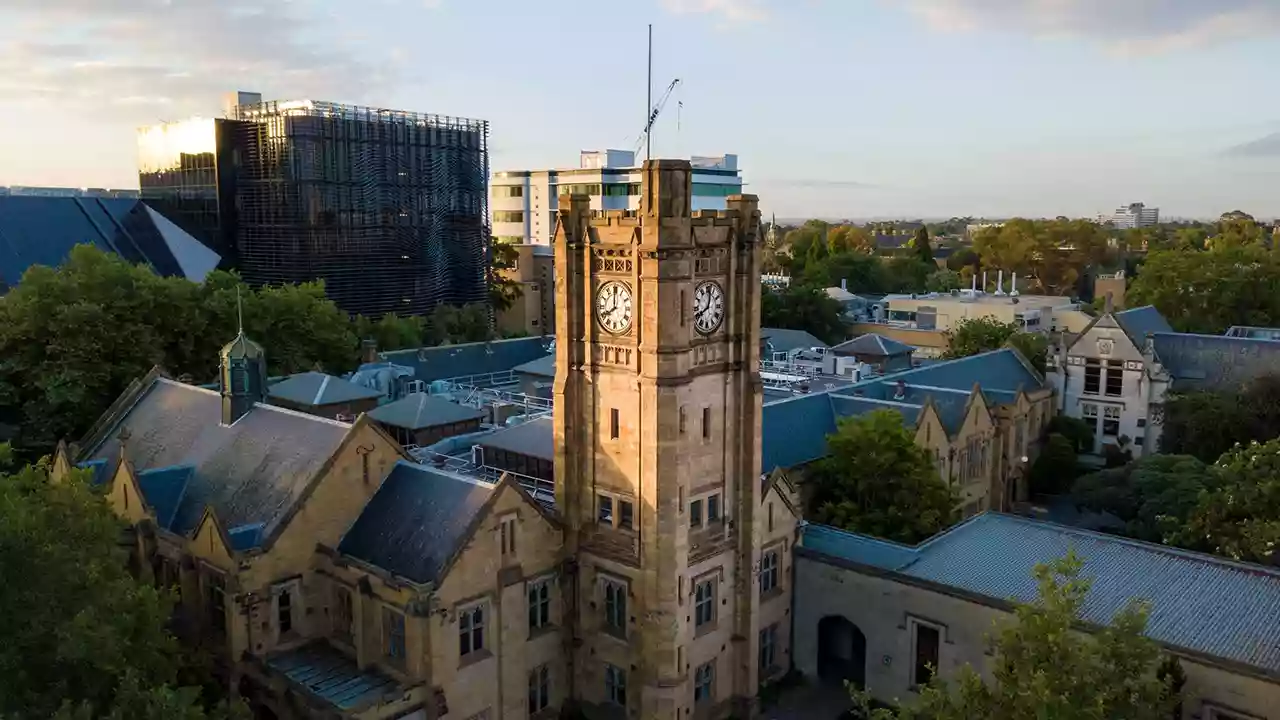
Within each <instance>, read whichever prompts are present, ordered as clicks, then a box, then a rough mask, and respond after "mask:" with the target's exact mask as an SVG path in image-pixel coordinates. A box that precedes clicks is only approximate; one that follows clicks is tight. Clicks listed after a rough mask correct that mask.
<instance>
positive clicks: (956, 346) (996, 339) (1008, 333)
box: [946, 317, 1049, 373]
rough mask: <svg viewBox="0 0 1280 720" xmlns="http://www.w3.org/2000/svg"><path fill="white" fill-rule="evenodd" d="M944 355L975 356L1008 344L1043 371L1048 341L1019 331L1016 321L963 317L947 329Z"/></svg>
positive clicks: (1046, 357) (1042, 337)
mask: <svg viewBox="0 0 1280 720" xmlns="http://www.w3.org/2000/svg"><path fill="white" fill-rule="evenodd" d="M946 335H947V352H946V357H948V358H962V357H969V356H970V355H978V354H980V353H984V352H991V351H992V350H999V349H1000V348H1002V347H1012V348H1015V349H1016V350H1017V351H1018V352H1020V353H1022V356H1023V357H1025V358H1026V359H1027V361H1028V362H1030V363H1031V365H1032V367H1034V368H1035V369H1036V370H1038V371H1039V372H1042V373H1043V372H1044V371H1045V363H1046V361H1047V360H1048V352H1049V344H1048V340H1047V339H1046V338H1045V336H1044V335H1042V334H1039V333H1028V332H1023V331H1022V330H1021V329H1020V328H1019V327H1018V325H1017V324H1016V323H1006V322H1001V321H999V320H997V319H996V318H993V317H979V318H965V319H963V320H961V321H960V322H958V323H956V324H955V325H954V326H953V327H952V328H951V329H950V330H948V331H947V333H946Z"/></svg>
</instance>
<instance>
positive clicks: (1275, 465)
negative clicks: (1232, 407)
mask: <svg viewBox="0 0 1280 720" xmlns="http://www.w3.org/2000/svg"><path fill="white" fill-rule="evenodd" d="M1212 474H1213V476H1214V478H1213V479H1212V480H1211V481H1210V487H1209V490H1208V492H1204V493H1201V494H1200V496H1199V498H1198V502H1197V503H1196V505H1195V507H1194V508H1192V509H1191V511H1190V512H1189V513H1188V515H1187V520H1186V523H1185V524H1184V525H1181V526H1179V527H1177V528H1175V529H1173V530H1172V531H1171V532H1170V533H1169V535H1168V536H1167V537H1166V542H1169V543H1170V544H1174V545H1180V546H1182V547H1186V548H1190V549H1193V550H1204V551H1206V552H1211V553H1214V554H1216V555H1222V556H1224V557H1229V558H1234V559H1236V560H1244V561H1247V562H1256V563H1266V564H1272V565H1274V564H1276V562H1277V559H1280V556H1277V548H1280V438H1277V439H1275V440H1270V441H1268V442H1265V443H1261V444H1259V443H1251V444H1249V445H1248V446H1244V447H1238V448H1236V449H1234V450H1231V451H1230V452H1228V453H1226V454H1224V455H1223V456H1222V457H1221V458H1219V459H1218V462H1217V463H1216V464H1215V465H1214V466H1213V468H1212Z"/></svg>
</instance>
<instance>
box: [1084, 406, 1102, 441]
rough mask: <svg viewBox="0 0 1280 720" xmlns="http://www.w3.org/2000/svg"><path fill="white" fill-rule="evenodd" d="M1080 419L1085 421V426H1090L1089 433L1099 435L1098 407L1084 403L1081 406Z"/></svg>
mask: <svg viewBox="0 0 1280 720" xmlns="http://www.w3.org/2000/svg"><path fill="white" fill-rule="evenodd" d="M1080 417H1081V419H1083V420H1084V424H1085V425H1088V426H1089V432H1091V433H1093V434H1094V435H1095V436H1096V435H1097V434H1098V406H1097V405H1094V404H1092V403H1084V404H1083V405H1081V406H1080Z"/></svg>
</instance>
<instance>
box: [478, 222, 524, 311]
mask: <svg viewBox="0 0 1280 720" xmlns="http://www.w3.org/2000/svg"><path fill="white" fill-rule="evenodd" d="M489 251H490V252H491V253H492V254H493V259H492V260H491V261H490V263H489V269H488V271H487V276H488V282H489V304H490V305H492V306H493V309H494V310H495V311H496V312H502V311H504V310H510V309H511V306H512V305H513V304H514V303H515V301H516V300H519V299H520V295H521V294H522V293H523V292H524V289H523V288H521V286H520V283H518V282H516V280H515V278H514V277H512V273H513V272H514V271H515V269H516V264H517V262H518V261H519V259H520V252H519V251H518V250H516V248H515V246H514V245H511V244H510V243H504V242H498V240H497V239H496V238H491V242H490V243H489Z"/></svg>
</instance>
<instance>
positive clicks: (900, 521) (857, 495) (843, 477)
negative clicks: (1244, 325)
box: [805, 410, 959, 543]
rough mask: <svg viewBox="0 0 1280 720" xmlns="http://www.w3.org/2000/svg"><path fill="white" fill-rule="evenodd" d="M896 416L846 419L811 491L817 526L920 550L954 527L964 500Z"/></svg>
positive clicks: (811, 475) (817, 466)
mask: <svg viewBox="0 0 1280 720" xmlns="http://www.w3.org/2000/svg"><path fill="white" fill-rule="evenodd" d="M902 420H903V418H902V415H901V414H899V413H898V412H895V411H893V410H876V411H873V412H870V413H867V414H866V415H859V416H856V417H850V418H844V419H842V420H840V425H839V427H838V428H837V429H836V432H835V433H834V434H832V435H830V436H828V437H827V450H828V454H827V456H826V457H824V458H823V459H821V460H819V461H817V462H816V463H814V464H813V465H812V466H811V468H810V469H809V471H808V472H807V473H806V475H805V483H806V484H807V486H808V487H807V491H808V494H809V499H810V507H811V509H812V512H813V513H814V518H815V519H816V520H817V521H818V522H821V523H826V524H828V525H835V526H837V527H842V528H844V529H846V530H851V531H853V532H859V533H866V534H868V535H874V536H876V537H882V538H886V539H889V540H896V541H898V542H904V543H917V542H920V541H922V540H924V539H926V538H929V537H932V536H933V535H936V534H937V533H938V532H941V531H942V530H945V529H946V528H947V527H949V526H950V525H951V522H952V520H953V518H954V516H955V507H956V505H957V503H959V497H958V495H957V494H956V491H955V489H954V488H953V487H951V486H950V485H948V484H947V483H946V482H944V481H943V480H942V478H941V476H940V475H939V473H938V468H937V467H936V466H935V465H934V462H933V457H932V456H931V455H930V454H929V451H927V450H925V449H924V448H921V447H920V446H918V445H916V441H915V436H914V434H913V433H912V432H911V431H910V430H908V429H907V428H906V426H904V425H903V421H902Z"/></svg>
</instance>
